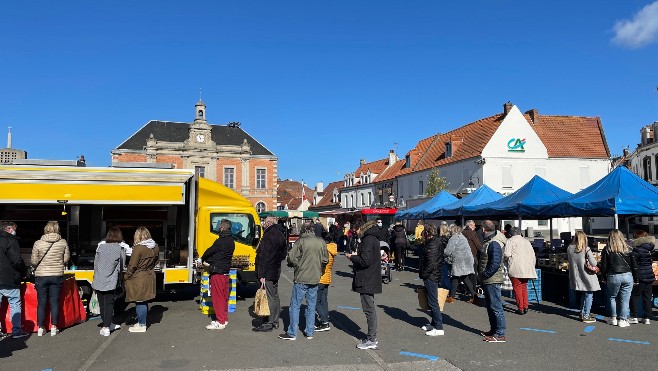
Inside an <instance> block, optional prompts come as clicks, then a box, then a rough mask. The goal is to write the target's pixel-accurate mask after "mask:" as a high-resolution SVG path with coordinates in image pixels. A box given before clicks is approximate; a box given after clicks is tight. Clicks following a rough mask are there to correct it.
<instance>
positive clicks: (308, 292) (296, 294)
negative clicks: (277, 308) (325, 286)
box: [288, 283, 318, 337]
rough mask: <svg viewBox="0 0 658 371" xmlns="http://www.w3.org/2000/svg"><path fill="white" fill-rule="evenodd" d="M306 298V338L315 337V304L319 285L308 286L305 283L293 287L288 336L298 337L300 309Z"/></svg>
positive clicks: (295, 284)
mask: <svg viewBox="0 0 658 371" xmlns="http://www.w3.org/2000/svg"><path fill="white" fill-rule="evenodd" d="M304 297H306V312H305V314H306V331H304V332H305V334H306V336H313V332H315V303H316V302H317V301H318V285H307V284H305V283H294V284H293V286H292V297H291V298H290V308H289V309H288V312H289V313H290V326H288V335H290V336H295V337H297V327H298V326H299V308H301V306H302V300H304Z"/></svg>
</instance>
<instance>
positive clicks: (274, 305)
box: [264, 280, 281, 326]
mask: <svg viewBox="0 0 658 371" xmlns="http://www.w3.org/2000/svg"><path fill="white" fill-rule="evenodd" d="M265 292H266V293H267V306H268V307H269V308H270V316H269V320H268V321H267V322H266V323H264V324H269V325H274V324H275V323H276V324H277V326H278V324H279V315H280V314H281V301H280V300H279V280H265Z"/></svg>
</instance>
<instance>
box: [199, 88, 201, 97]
mask: <svg viewBox="0 0 658 371" xmlns="http://www.w3.org/2000/svg"><path fill="white" fill-rule="evenodd" d="M199 100H201V88H199Z"/></svg>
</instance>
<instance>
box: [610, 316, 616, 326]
mask: <svg viewBox="0 0 658 371" xmlns="http://www.w3.org/2000/svg"><path fill="white" fill-rule="evenodd" d="M608 324H609V325H613V326H617V317H610V318H608Z"/></svg>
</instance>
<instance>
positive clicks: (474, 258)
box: [0, 217, 655, 349]
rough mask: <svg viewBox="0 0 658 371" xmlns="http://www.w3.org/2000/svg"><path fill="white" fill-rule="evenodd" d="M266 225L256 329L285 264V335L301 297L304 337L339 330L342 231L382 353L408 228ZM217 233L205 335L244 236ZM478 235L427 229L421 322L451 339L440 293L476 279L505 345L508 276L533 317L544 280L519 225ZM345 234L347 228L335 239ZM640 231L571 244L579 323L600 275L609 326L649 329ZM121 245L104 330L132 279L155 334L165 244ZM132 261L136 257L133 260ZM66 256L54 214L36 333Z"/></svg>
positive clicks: (42, 258) (14, 301) (103, 298)
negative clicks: (381, 325) (333, 317)
mask: <svg viewBox="0 0 658 371" xmlns="http://www.w3.org/2000/svg"><path fill="white" fill-rule="evenodd" d="M263 226H264V227H265V231H264V233H263V237H262V240H261V243H260V245H259V247H258V250H257V255H256V274H257V278H258V279H259V281H260V282H261V283H262V284H263V286H264V287H265V288H266V294H267V298H268V305H269V309H270V315H269V317H266V318H264V319H263V322H262V323H261V324H260V325H258V326H256V327H255V328H254V329H253V331H255V332H271V331H273V330H274V329H278V328H279V316H280V313H281V304H280V299H279V292H278V281H279V279H280V276H281V263H282V261H284V260H286V261H287V264H288V266H290V267H292V268H293V270H294V279H293V289H292V294H291V302H290V307H289V316H290V318H289V326H288V328H287V329H286V331H285V333H283V334H281V335H279V338H280V339H283V340H295V339H296V338H297V334H298V325H299V311H300V307H301V304H302V302H303V301H304V300H306V303H307V306H306V312H305V317H306V318H305V319H306V321H305V322H306V326H305V328H304V329H303V334H304V336H305V337H306V338H308V339H312V338H313V336H314V333H315V332H322V331H329V330H330V329H331V325H330V318H329V310H328V308H329V304H328V300H329V295H328V291H329V285H330V284H331V276H332V267H333V262H334V259H335V257H336V256H337V254H338V250H339V248H338V246H339V245H340V244H341V243H343V242H344V240H345V236H349V239H350V240H352V241H350V244H353V245H352V247H350V248H349V249H347V250H346V251H345V257H346V258H347V259H349V261H350V263H351V264H352V267H353V270H354V275H353V281H352V290H353V291H354V292H356V293H358V294H359V296H360V300H361V306H362V310H363V313H364V315H365V317H366V322H367V327H368V329H367V337H366V338H365V339H363V341H362V342H361V343H359V344H358V345H357V347H358V348H359V349H376V348H377V345H378V339H377V311H376V305H375V295H378V294H381V293H382V279H381V270H380V260H381V259H382V257H381V255H380V245H381V243H382V242H386V241H393V242H394V243H395V244H396V245H397V240H398V237H400V236H398V231H396V228H398V226H400V227H401V229H402V230H404V231H405V232H406V230H405V229H404V227H403V226H402V225H401V224H399V223H396V225H395V226H394V227H393V228H392V233H390V234H389V233H388V229H387V228H385V227H384V226H383V225H382V223H381V220H376V221H369V222H366V223H362V222H361V221H360V220H357V221H355V222H354V223H352V225H349V226H347V225H346V226H345V227H346V230H342V229H341V227H340V226H339V225H334V227H335V228H333V229H330V232H327V231H321V236H317V234H316V233H317V231H318V228H317V226H316V225H315V224H314V223H311V222H306V223H304V224H303V225H302V227H301V236H300V238H299V240H298V241H297V242H296V243H295V244H294V245H293V247H292V249H291V250H290V251H289V252H288V249H287V245H288V243H287V239H286V238H285V230H284V229H283V227H282V226H281V224H279V223H278V220H277V219H276V218H273V217H268V218H267V219H265V220H264V222H263ZM398 229H400V228H398ZM16 230H17V226H16V224H15V223H11V222H2V223H1V224H0V295H1V297H4V296H6V297H7V298H8V299H9V307H10V316H11V320H12V325H13V334H12V335H13V337H15V338H20V337H24V336H27V335H28V334H27V333H26V332H24V331H23V330H22V328H21V321H20V319H21V303H20V294H19V291H18V285H19V283H20V280H21V278H23V277H24V275H25V271H26V269H27V265H26V264H25V263H24V262H23V261H22V259H21V258H20V251H19V249H18V243H17V241H16V237H15V236H16ZM219 230H220V232H219V237H218V239H217V240H216V241H215V242H214V243H213V245H212V246H211V247H210V248H208V249H207V250H206V251H205V253H204V254H203V256H202V257H201V258H200V260H201V262H202V264H203V265H204V266H205V267H206V269H207V271H208V272H209V273H210V283H211V291H212V295H211V296H212V300H213V308H214V309H215V314H213V315H211V323H210V324H209V325H208V326H207V327H206V328H207V329H208V330H221V329H224V328H226V326H227V325H228V293H229V282H228V274H229V269H230V266H231V261H232V256H233V252H234V250H235V242H234V240H233V238H232V237H231V221H229V220H227V219H224V220H221V221H220V228H219ZM382 230H385V231H386V232H383V231H382ZM336 231H341V232H336ZM480 231H481V232H479V233H478V232H477V231H476V228H475V222H474V221H472V220H468V221H467V222H466V223H465V226H464V228H463V229H462V227H460V226H457V225H454V224H453V225H447V223H441V224H440V225H439V226H438V228H437V227H436V226H435V225H433V224H430V223H427V224H425V225H423V227H422V231H421V234H422V236H421V240H422V241H423V242H422V249H421V251H420V256H419V270H418V272H419V277H420V278H421V279H422V280H423V285H424V287H425V289H426V291H425V292H426V295H427V302H428V304H429V307H430V321H429V323H428V324H426V325H424V326H422V330H423V331H425V334H426V335H427V336H431V337H434V336H443V335H445V329H444V324H443V320H442V311H441V306H440V305H439V299H438V290H439V288H443V289H447V290H449V294H448V297H447V298H446V303H451V302H454V301H455V298H456V291H457V287H458V286H459V285H460V283H463V284H464V286H465V287H466V289H467V292H466V294H467V297H468V299H467V302H468V303H474V304H477V303H478V295H477V289H478V286H477V285H479V288H480V289H481V290H482V293H483V298H484V301H483V303H482V304H483V306H484V308H485V309H486V312H487V318H488V322H489V329H488V330H487V331H482V333H481V335H482V336H483V340H484V341H486V342H491V343H504V342H506V316H505V311H504V309H503V300H502V297H501V286H502V284H503V282H504V281H505V279H506V276H509V279H510V280H511V284H512V288H513V291H514V296H515V301H516V305H517V310H516V313H517V314H518V315H524V314H526V313H527V312H528V289H527V284H528V281H529V280H533V279H536V278H537V275H536V271H535V261H536V257H535V253H534V249H533V248H532V246H531V245H530V243H529V242H528V241H527V240H526V239H525V238H524V237H523V236H522V235H521V230H520V229H519V228H517V227H510V228H507V230H506V231H505V232H503V231H498V230H496V228H495V224H494V223H493V221H491V220H485V221H484V222H483V223H482V224H481V228H480ZM338 233H341V235H340V237H339V238H338V243H336V236H337V234H338ZM633 237H634V239H633V240H632V241H631V243H630V244H629V243H628V242H627V241H626V240H625V238H624V235H623V234H622V232H620V231H619V230H613V231H611V232H610V234H609V236H608V241H607V244H606V247H605V249H604V250H603V251H602V253H601V260H600V262H597V260H596V258H595V257H594V254H593V252H592V251H591V250H590V249H589V247H588V245H587V235H586V234H585V233H583V232H582V231H577V232H576V233H575V236H574V238H573V239H572V241H571V243H570V245H569V246H568V248H567V259H568V263H569V282H570V288H571V289H573V290H575V291H577V292H579V293H580V294H581V302H580V320H581V321H582V322H584V323H592V322H595V319H593V317H592V315H591V308H592V303H593V296H594V293H595V292H596V291H599V290H601V288H602V285H601V284H600V283H599V276H600V277H601V280H600V281H601V282H602V283H603V287H604V289H605V290H607V294H608V295H607V298H608V302H607V304H608V306H609V309H610V316H609V318H608V323H609V324H610V325H614V326H619V327H622V328H623V327H628V326H630V325H631V324H637V323H643V324H650V317H651V311H652V308H651V305H652V295H651V294H652V292H651V286H652V284H653V282H654V280H655V275H654V272H653V270H652V253H653V252H654V250H655V238H654V237H653V236H649V235H648V234H647V233H646V232H642V231H638V232H635V233H634V235H633ZM123 240H124V239H123V235H122V233H121V230H120V229H119V228H118V227H111V228H109V229H108V231H107V235H106V237H105V240H104V241H103V242H101V243H100V244H99V246H98V248H97V250H96V256H95V260H94V280H93V282H92V288H93V289H94V290H95V293H96V295H97V297H98V302H99V307H100V316H101V319H102V327H101V329H100V334H101V335H102V336H109V335H110V333H111V332H113V331H115V330H118V329H120V328H121V325H120V324H118V323H114V322H113V319H114V312H113V310H114V309H113V308H114V298H115V292H116V290H117V288H119V287H122V286H125V292H126V301H127V302H133V303H135V308H136V317H137V320H136V323H135V324H134V325H133V326H132V327H130V328H129V331H130V332H145V331H146V329H147V327H148V324H147V317H148V303H149V302H150V301H152V300H153V299H154V298H155V294H156V288H155V286H156V279H155V266H156V265H157V263H158V256H159V248H158V245H157V244H156V243H155V241H154V240H153V239H152V237H151V234H150V232H149V231H148V229H147V228H144V227H139V228H137V230H136V232H135V235H134V238H133V241H134V243H133V246H132V247H130V249H127V248H126V246H127V245H125V243H124V242H123ZM400 244H402V242H400ZM343 246H349V245H347V244H343ZM405 246H406V238H405ZM396 250H397V249H396ZM396 255H398V254H397V251H396ZM399 255H400V256H399V259H402V254H399ZM128 256H130V260H129V262H128V263H127V264H126V260H127V258H128ZM69 259H70V252H69V249H68V244H67V242H66V240H64V239H63V238H62V236H61V235H60V229H59V224H58V223H57V222H56V221H51V222H48V223H47V224H46V226H45V227H44V233H43V236H42V237H41V238H40V239H39V240H38V241H36V242H35V243H34V246H33V249H32V256H31V262H30V263H31V265H32V267H34V271H35V276H36V279H35V280H36V285H35V286H36V291H37V297H38V309H37V325H38V331H37V335H38V336H43V335H45V334H46V333H50V335H51V336H55V335H57V334H58V333H59V329H58V328H57V323H58V319H59V313H58V310H59V292H60V289H61V286H62V282H63V276H64V269H65V266H66V264H67V262H68V261H69ZM403 264H404V263H403V261H402V260H400V261H398V262H397V265H398V266H399V267H400V266H403ZM122 282H123V284H122ZM48 304H49V306H50V316H51V321H52V325H51V327H50V328H49V329H47V328H46V327H45V326H44V324H45V317H46V307H47V305H48ZM639 313H641V317H640V318H638V314H639Z"/></svg>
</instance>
